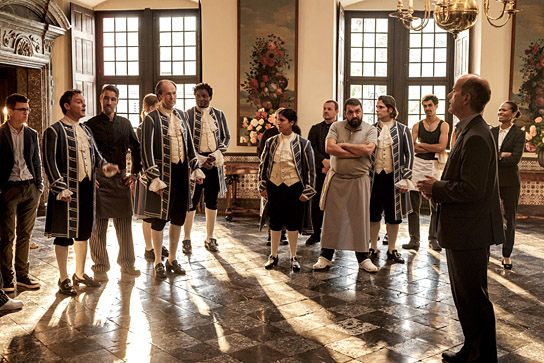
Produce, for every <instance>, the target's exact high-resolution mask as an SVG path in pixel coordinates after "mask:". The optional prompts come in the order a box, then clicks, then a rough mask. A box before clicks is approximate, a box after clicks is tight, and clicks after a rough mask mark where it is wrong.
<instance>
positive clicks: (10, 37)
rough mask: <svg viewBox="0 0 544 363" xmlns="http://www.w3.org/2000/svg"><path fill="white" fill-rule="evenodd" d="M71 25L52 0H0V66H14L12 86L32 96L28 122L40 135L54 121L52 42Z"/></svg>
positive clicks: (0, 101)
mask: <svg viewBox="0 0 544 363" xmlns="http://www.w3.org/2000/svg"><path fill="white" fill-rule="evenodd" d="M68 29H70V23H69V21H68V19H67V18H66V16H65V15H64V13H63V12H62V10H61V9H60V7H59V6H58V5H57V4H55V3H54V2H53V1H52V0H0V67H7V68H14V69H15V78H12V79H11V80H10V81H11V82H13V79H14V80H15V83H16V85H10V87H9V88H10V89H12V90H14V91H15V92H18V93H21V94H24V95H26V96H27V97H28V98H29V99H30V105H31V108H32V112H31V113H30V115H29V126H30V127H32V128H33V129H35V130H36V131H37V132H38V134H39V135H40V138H41V135H42V134H43V130H45V128H47V127H48V126H49V125H50V124H51V106H52V94H53V78H52V75H51V51H52V49H53V43H54V41H55V39H56V38H57V37H59V36H61V35H64V34H65V33H66V31H67V30H68ZM0 105H2V108H3V105H4V100H0ZM40 141H41V140H40ZM44 198H45V195H44V197H43V198H42V201H41V203H40V209H39V211H43V205H44Z"/></svg>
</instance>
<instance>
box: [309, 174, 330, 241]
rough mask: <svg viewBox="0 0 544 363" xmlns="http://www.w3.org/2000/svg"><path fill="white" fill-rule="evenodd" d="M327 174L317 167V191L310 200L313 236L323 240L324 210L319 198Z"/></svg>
mask: <svg viewBox="0 0 544 363" xmlns="http://www.w3.org/2000/svg"><path fill="white" fill-rule="evenodd" d="M326 175H327V174H323V173H322V172H321V168H316V174H315V190H316V192H317V193H316V194H315V196H314V197H313V198H312V199H311V201H310V203H312V225H313V227H314V233H313V234H312V236H313V237H314V238H315V239H316V240H317V241H321V227H322V226H323V213H324V211H322V210H321V209H319V199H320V198H321V191H322V190H323V183H324V182H325V176H326Z"/></svg>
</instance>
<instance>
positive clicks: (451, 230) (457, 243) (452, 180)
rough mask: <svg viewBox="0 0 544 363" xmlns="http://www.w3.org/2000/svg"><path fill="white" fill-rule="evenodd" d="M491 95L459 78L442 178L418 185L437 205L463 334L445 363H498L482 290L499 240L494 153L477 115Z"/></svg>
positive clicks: (470, 79)
mask: <svg viewBox="0 0 544 363" xmlns="http://www.w3.org/2000/svg"><path fill="white" fill-rule="evenodd" d="M490 98H491V90H490V88H489V83H488V82H487V81H486V80H485V79H483V78H481V77H479V76H476V75H465V76H462V77H461V78H459V79H458V80H457V82H455V85H454V87H453V90H452V91H451V92H450V93H449V94H448V99H449V109H448V111H449V112H450V113H452V114H454V115H455V116H457V117H458V118H459V119H460V120H461V121H459V123H458V125H457V129H456V135H457V140H456V141H455V144H454V147H453V148H452V150H451V152H450V157H449V160H448V162H447V164H446V167H445V169H444V172H443V174H442V179H441V180H439V181H438V180H436V179H434V178H432V177H430V176H427V179H425V180H423V181H419V182H418V183H417V184H418V188H419V190H420V191H421V192H422V193H423V194H424V195H425V196H426V197H431V198H432V199H433V200H434V201H435V202H437V203H439V204H440V206H439V217H438V241H439V243H440V245H441V246H442V247H443V248H445V249H446V256H447V260H448V271H449V276H450V282H451V289H452V294H453V299H454V301H455V306H456V307H457V313H458V316H459V322H460V323H461V327H462V329H463V334H464V335H465V343H464V345H463V348H462V349H461V350H460V351H459V352H457V353H453V352H444V353H443V354H442V358H443V359H444V360H445V361H446V362H497V342H496V333H495V314H494V311H493V304H492V303H491V301H490V300H489V294H488V291H487V264H488V261H489V246H490V245H492V244H501V243H503V242H504V230H503V227H502V218H501V211H500V203H499V185H498V176H497V152H496V146H495V142H494V140H493V136H492V135H491V131H490V130H489V126H488V124H487V123H486V122H485V121H484V119H483V118H482V116H481V113H482V112H483V110H484V107H485V105H486V104H487V102H489V99H490Z"/></svg>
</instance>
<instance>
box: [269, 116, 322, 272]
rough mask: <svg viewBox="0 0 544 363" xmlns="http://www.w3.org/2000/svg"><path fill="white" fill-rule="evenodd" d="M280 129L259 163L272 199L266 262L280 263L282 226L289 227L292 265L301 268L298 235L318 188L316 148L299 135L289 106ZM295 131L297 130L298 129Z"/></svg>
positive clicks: (295, 120) (274, 264)
mask: <svg viewBox="0 0 544 363" xmlns="http://www.w3.org/2000/svg"><path fill="white" fill-rule="evenodd" d="M278 116H279V119H278V130H279V131H280V133H279V134H278V135H276V136H273V137H271V138H270V139H268V140H267V141H266V145H265V148H264V151H263V154H262V156H261V165H260V166H259V191H260V192H261V195H262V196H263V197H264V198H267V199H268V207H269V218H270V234H271V236H272V238H271V253H270V256H269V257H268V261H267V262H266V264H265V266H264V267H265V268H266V269H271V268H272V267H274V266H276V265H277V264H278V246H279V244H280V237H281V230H282V228H283V227H285V228H286V229H287V238H288V240H289V251H290V253H291V267H292V269H293V271H300V264H299V262H298V260H297V239H298V233H299V231H300V230H301V228H302V222H303V215H304V207H305V205H306V206H308V203H306V202H307V201H308V200H310V198H312V197H313V196H314V195H315V193H316V191H315V162H314V151H313V149H312V145H311V144H310V142H309V141H308V140H306V139H304V138H302V137H300V135H298V134H297V133H296V130H300V129H299V128H298V126H296V123H297V113H296V112H295V111H294V110H293V109H290V108H286V109H284V110H282V111H280V112H279V113H278ZM294 131H295V132H294Z"/></svg>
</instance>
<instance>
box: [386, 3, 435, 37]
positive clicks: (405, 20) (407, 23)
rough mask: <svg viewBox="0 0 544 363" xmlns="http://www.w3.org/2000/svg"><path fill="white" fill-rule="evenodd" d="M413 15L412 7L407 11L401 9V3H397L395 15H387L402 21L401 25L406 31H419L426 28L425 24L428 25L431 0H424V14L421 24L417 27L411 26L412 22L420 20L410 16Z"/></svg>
mask: <svg viewBox="0 0 544 363" xmlns="http://www.w3.org/2000/svg"><path fill="white" fill-rule="evenodd" d="M413 13H414V10H413V8H412V7H409V8H408V9H403V4H402V1H399V2H398V6H397V11H396V12H395V13H392V14H389V16H391V17H394V18H398V19H400V20H401V21H402V25H403V26H404V27H405V28H406V29H409V30H413V31H421V30H423V28H425V27H426V26H427V24H428V23H429V18H430V17H431V0H425V13H424V15H423V19H422V21H421V23H420V24H419V25H418V26H413V25H412V23H413V22H414V20H417V19H421V18H417V17H414V16H412V14H413Z"/></svg>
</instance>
